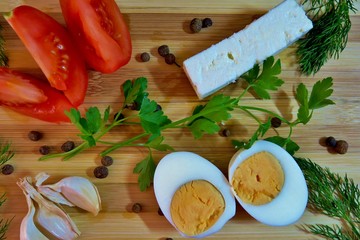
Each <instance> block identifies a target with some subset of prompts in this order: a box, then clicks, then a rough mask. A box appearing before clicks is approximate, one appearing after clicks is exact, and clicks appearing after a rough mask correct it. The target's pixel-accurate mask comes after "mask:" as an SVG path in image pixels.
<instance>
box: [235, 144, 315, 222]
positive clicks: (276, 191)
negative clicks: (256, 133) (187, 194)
mask: <svg viewBox="0 0 360 240" xmlns="http://www.w3.org/2000/svg"><path fill="white" fill-rule="evenodd" d="M229 182H230V185H231V190H232V192H233V194H234V195H235V198H236V199H237V200H238V202H239V203H240V204H241V206H242V207H243V208H244V209H245V211H247V212H248V213H249V214H250V215H251V216H252V217H254V218H255V219H256V220H258V221H259V222H262V223H264V224H267V225H271V226H285V225H290V224H292V223H295V222H296V221H298V220H299V219H300V218H301V216H302V215H303V213H304V211H305V208H306V205H307V200H308V189H307V185H306V181H305V178H304V175H303V173H302V171H301V169H300V168H299V166H298V165H297V163H296V162H295V160H294V158H293V157H292V156H291V155H290V154H288V152H286V151H285V150H284V149H283V148H281V147H280V146H278V145H276V144H274V143H271V142H268V141H264V140H261V141H257V142H256V143H255V144H254V145H253V146H252V147H251V148H249V149H247V150H243V151H242V150H240V151H239V152H237V153H236V154H235V155H234V156H233V158H232V159H231V161H230V163H229Z"/></svg>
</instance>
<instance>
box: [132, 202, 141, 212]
mask: <svg viewBox="0 0 360 240" xmlns="http://www.w3.org/2000/svg"><path fill="white" fill-rule="evenodd" d="M141 210H142V206H141V204H140V203H134V205H133V206H132V211H133V212H134V213H139V212H141Z"/></svg>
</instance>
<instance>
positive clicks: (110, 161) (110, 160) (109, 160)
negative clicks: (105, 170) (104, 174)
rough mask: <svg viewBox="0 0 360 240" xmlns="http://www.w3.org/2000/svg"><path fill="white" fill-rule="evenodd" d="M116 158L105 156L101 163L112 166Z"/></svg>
mask: <svg viewBox="0 0 360 240" xmlns="http://www.w3.org/2000/svg"><path fill="white" fill-rule="evenodd" d="M113 162H114V160H113V158H112V157H110V156H104V157H102V158H101V164H102V165H103V166H105V167H108V166H111V165H112V164H113Z"/></svg>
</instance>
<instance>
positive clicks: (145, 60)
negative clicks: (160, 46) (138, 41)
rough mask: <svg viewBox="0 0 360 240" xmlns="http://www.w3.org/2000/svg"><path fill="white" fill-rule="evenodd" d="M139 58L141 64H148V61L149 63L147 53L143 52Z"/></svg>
mask: <svg viewBox="0 0 360 240" xmlns="http://www.w3.org/2000/svg"><path fill="white" fill-rule="evenodd" d="M140 58H141V61H143V62H148V61H150V54H149V53H147V52H143V53H142V54H141V55H140Z"/></svg>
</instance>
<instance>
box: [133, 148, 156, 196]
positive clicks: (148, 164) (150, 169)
mask: <svg viewBox="0 0 360 240" xmlns="http://www.w3.org/2000/svg"><path fill="white" fill-rule="evenodd" d="M155 168H156V165H155V162H154V159H153V157H152V155H151V152H150V153H149V155H148V156H146V157H145V158H144V159H143V160H142V161H141V162H139V163H138V164H136V166H135V168H134V170H133V173H138V174H139V176H138V183H139V187H140V190H141V191H145V190H146V188H148V187H149V186H150V184H151V183H152V181H153V178H154V174H155Z"/></svg>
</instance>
